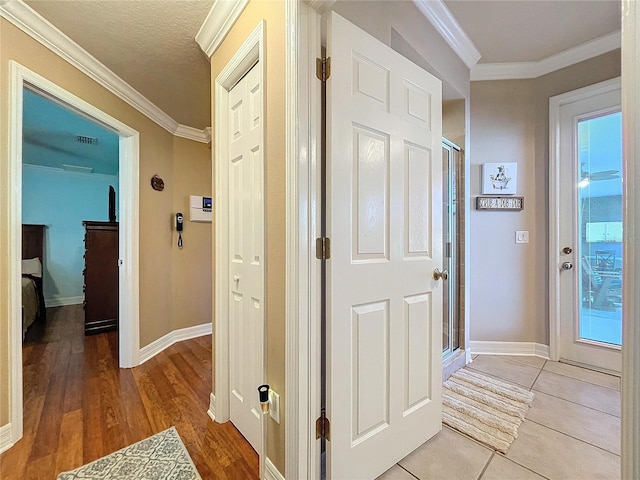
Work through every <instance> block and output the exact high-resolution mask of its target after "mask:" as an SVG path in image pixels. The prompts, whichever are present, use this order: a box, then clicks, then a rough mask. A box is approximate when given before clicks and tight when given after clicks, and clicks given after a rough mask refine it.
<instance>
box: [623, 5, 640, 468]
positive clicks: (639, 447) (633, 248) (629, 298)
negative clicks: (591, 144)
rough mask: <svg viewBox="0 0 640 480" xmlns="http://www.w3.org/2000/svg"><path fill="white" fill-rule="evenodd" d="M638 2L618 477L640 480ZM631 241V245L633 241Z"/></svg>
mask: <svg viewBox="0 0 640 480" xmlns="http://www.w3.org/2000/svg"><path fill="white" fill-rule="evenodd" d="M638 45H640V2H637V1H636V0H623V2H622V136H623V139H624V141H623V167H622V168H623V169H624V170H623V171H624V173H625V183H624V187H623V188H624V190H623V191H624V195H625V196H626V205H625V207H624V222H625V223H624V226H625V229H626V232H625V238H626V239H627V241H626V242H625V244H624V251H623V255H624V262H625V263H624V266H623V269H624V270H623V271H624V273H623V282H624V287H623V288H624V292H623V295H624V305H623V312H622V313H623V321H622V338H624V339H625V340H624V346H623V347H622V392H621V393H622V395H621V396H622V421H621V425H622V478H640V321H638V314H639V313H640V241H639V240H638V238H639V236H640V208H638V205H639V202H640V190H638V189H640V87H639V85H640V47H639V46H638ZM632 240H635V241H632Z"/></svg>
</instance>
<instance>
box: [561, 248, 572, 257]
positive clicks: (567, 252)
mask: <svg viewBox="0 0 640 480" xmlns="http://www.w3.org/2000/svg"><path fill="white" fill-rule="evenodd" d="M571 252H573V249H572V248H571V247H564V248H563V249H562V253H566V254H567V255H569V254H570V253H571Z"/></svg>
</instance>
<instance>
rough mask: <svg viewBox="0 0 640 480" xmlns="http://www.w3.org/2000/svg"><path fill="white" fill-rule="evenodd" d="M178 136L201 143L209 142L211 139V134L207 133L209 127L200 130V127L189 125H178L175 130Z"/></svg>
mask: <svg viewBox="0 0 640 480" xmlns="http://www.w3.org/2000/svg"><path fill="white" fill-rule="evenodd" d="M174 135H175V136H176V137H182V138H186V139H188V140H193V141H196V142H201V143H209V142H210V141H211V134H207V129H206V128H205V129H204V130H200V129H199V128H194V127H188V126H186V125H181V124H180V125H178V127H177V128H176V131H175V132H174Z"/></svg>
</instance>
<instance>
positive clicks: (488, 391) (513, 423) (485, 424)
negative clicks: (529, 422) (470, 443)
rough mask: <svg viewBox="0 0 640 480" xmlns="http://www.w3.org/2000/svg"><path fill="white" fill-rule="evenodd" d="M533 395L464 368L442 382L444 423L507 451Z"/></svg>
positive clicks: (515, 436)
mask: <svg viewBox="0 0 640 480" xmlns="http://www.w3.org/2000/svg"><path fill="white" fill-rule="evenodd" d="M533 397H534V394H533V392H530V391H529V390H526V389H524V388H522V387H518V386H516V385H513V384H510V383H506V382H502V381H500V380H497V379H495V378H493V377H489V376H487V375H482V374H481V373H477V372H474V371H473V370H470V369H467V368H463V369H461V370H458V371H457V372H456V373H454V374H453V375H451V377H449V379H448V380H447V381H446V382H444V383H443V385H442V423H444V424H445V425H448V426H450V427H451V428H453V429H455V430H458V431H459V432H462V433H464V434H466V435H468V436H470V437H472V438H474V439H475V440H477V441H479V442H480V443H483V444H485V445H487V446H488V447H491V448H493V449H494V450H497V451H498V452H502V453H507V450H509V447H510V446H511V443H512V442H513V441H514V440H515V439H516V438H517V437H518V427H519V426H520V424H521V423H522V420H524V417H525V415H526V414H527V411H528V410H529V407H530V406H531V403H532V402H533Z"/></svg>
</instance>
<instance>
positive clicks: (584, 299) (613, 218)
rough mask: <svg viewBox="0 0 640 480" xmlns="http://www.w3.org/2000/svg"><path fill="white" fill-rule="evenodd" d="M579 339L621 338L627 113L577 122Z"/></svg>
mask: <svg viewBox="0 0 640 480" xmlns="http://www.w3.org/2000/svg"><path fill="white" fill-rule="evenodd" d="M577 144H578V145H577V147H578V148H577V156H578V159H577V161H578V168H577V173H578V179H577V181H578V189H577V197H578V198H577V202H576V205H577V207H578V216H577V217H578V241H579V257H578V258H580V268H579V270H578V274H579V281H578V289H579V292H580V293H579V296H578V299H579V315H578V322H579V325H578V329H577V331H578V335H579V340H583V341H587V342H596V343H602V344H609V345H617V346H620V345H621V342H622V264H623V262H622V239H623V236H622V235H623V230H622V115H621V113H620V112H616V113H609V114H606V115H601V116H597V117H592V118H585V119H581V120H579V121H578V124H577Z"/></svg>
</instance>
